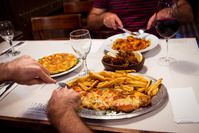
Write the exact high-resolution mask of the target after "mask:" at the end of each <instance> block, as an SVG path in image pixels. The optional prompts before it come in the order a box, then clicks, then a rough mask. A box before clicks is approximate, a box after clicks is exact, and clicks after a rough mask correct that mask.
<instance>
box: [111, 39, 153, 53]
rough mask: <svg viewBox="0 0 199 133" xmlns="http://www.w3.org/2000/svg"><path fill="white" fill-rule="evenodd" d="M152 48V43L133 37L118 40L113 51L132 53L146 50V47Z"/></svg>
mask: <svg viewBox="0 0 199 133" xmlns="http://www.w3.org/2000/svg"><path fill="white" fill-rule="evenodd" d="M149 46H150V41H149V40H145V39H140V38H135V37H133V36H128V37H127V38H126V39H122V38H119V39H116V40H115V41H114V43H113V45H112V49H114V50H118V51H120V50H124V51H128V50H132V51H138V50H142V49H145V48H146V47H149Z"/></svg>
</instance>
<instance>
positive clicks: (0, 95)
mask: <svg viewBox="0 0 199 133" xmlns="http://www.w3.org/2000/svg"><path fill="white" fill-rule="evenodd" d="M14 83H15V82H11V83H10V84H9V85H8V86H7V87H6V88H5V90H4V91H3V92H2V93H1V94H0V97H2V96H3V95H4V94H5V93H6V92H7V91H8V90H9V89H10V88H11V87H12V86H13V85H14Z"/></svg>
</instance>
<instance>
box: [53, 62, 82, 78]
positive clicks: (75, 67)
mask: <svg viewBox="0 0 199 133" xmlns="http://www.w3.org/2000/svg"><path fill="white" fill-rule="evenodd" d="M82 63H83V61H82V60H81V59H79V62H78V63H77V64H76V65H75V66H73V67H72V68H70V69H69V70H67V71H64V72H61V73H58V74H53V75H51V77H52V78H55V77H59V76H62V75H65V74H67V73H70V72H72V71H74V70H75V69H77V68H79V67H80V66H81V65H82Z"/></svg>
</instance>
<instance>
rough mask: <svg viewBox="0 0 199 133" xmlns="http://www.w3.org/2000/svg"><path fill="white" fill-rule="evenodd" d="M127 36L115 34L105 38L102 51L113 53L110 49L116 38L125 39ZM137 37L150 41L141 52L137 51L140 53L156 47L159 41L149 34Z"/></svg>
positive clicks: (126, 34)
mask: <svg viewBox="0 0 199 133" xmlns="http://www.w3.org/2000/svg"><path fill="white" fill-rule="evenodd" d="M127 36H130V35H129V34H128V33H122V34H116V35H113V36H111V37H109V38H107V39H106V40H105V41H104V50H105V51H113V49H112V45H113V42H114V41H115V40H116V39H118V38H123V39H125V38H126V37H127ZM138 37H139V38H144V39H146V40H150V42H151V44H150V46H149V47H146V48H145V49H142V50H138V51H139V52H141V53H143V52H146V51H149V50H151V49H153V48H155V47H156V46H157V45H158V41H159V39H158V37H156V36H155V35H152V34H149V33H143V34H142V35H140V36H138Z"/></svg>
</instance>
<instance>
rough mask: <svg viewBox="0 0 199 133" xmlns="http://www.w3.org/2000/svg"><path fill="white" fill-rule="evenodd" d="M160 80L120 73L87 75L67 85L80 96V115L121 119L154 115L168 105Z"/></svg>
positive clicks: (71, 80)
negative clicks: (153, 113) (151, 113)
mask: <svg viewBox="0 0 199 133" xmlns="http://www.w3.org/2000/svg"><path fill="white" fill-rule="evenodd" d="M162 81H163V79H162V78H159V79H154V78H152V77H150V76H146V75H142V74H135V73H121V72H109V71H101V72H89V73H88V74H87V75H85V76H79V75H77V76H75V77H72V78H70V79H68V80H67V81H66V83H67V85H68V86H69V87H70V88H72V89H74V90H75V91H77V92H78V93H80V95H81V100H82V103H81V105H80V108H79V115H80V117H82V118H89V119H106V120H111V119H124V118H132V117H138V116H141V115H144V114H146V113H149V112H152V111H155V110H157V109H159V108H161V107H163V105H165V103H166V102H167V101H168V93H167V90H166V88H165V86H164V85H163V83H162Z"/></svg>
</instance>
